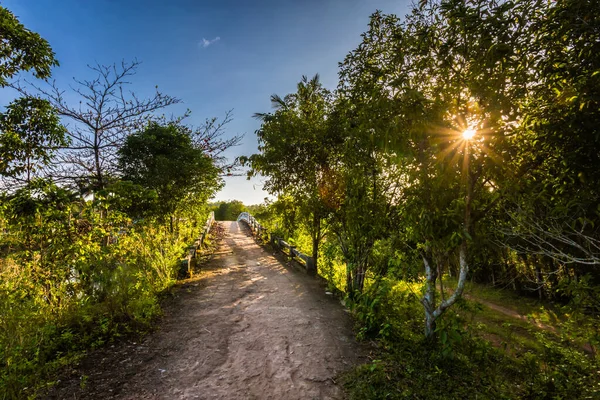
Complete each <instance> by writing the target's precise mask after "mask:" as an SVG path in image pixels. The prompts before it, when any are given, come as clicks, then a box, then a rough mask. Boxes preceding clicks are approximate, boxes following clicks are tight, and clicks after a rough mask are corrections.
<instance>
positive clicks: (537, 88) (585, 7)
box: [247, 0, 600, 399]
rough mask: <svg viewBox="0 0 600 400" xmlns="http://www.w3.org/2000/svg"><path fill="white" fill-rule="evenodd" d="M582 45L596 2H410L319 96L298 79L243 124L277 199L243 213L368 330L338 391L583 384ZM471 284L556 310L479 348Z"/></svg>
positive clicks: (591, 152) (592, 46) (590, 321)
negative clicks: (374, 344) (369, 348)
mask: <svg viewBox="0 0 600 400" xmlns="http://www.w3.org/2000/svg"><path fill="white" fill-rule="evenodd" d="M599 43H600V8H599V3H598V2H594V1H586V0H561V1H556V2H546V1H538V0H516V1H490V0H466V1H464V0H443V1H433V2H429V1H423V2H420V3H419V5H416V6H414V7H413V9H412V12H411V14H409V15H408V16H406V17H405V18H403V19H402V18H398V17H396V16H394V15H386V14H383V13H381V12H377V13H375V14H373V15H372V16H371V20H370V24H369V29H368V31H367V32H365V33H364V34H363V36H362V42H361V44H360V45H359V46H358V47H357V48H356V49H355V50H353V51H352V52H350V54H348V55H347V57H346V58H345V60H344V61H343V62H342V63H341V64H340V72H339V78H340V79H339V85H338V87H337V89H336V90H334V91H331V90H328V89H326V88H324V87H323V85H322V84H321V83H320V81H319V77H318V75H317V76H315V77H314V78H311V79H309V78H307V77H303V78H302V80H301V81H300V82H299V83H298V86H297V91H296V92H295V93H291V94H288V95H286V96H284V97H280V96H277V95H274V96H272V98H271V100H272V103H273V106H274V110H273V111H272V112H270V113H260V114H257V115H256V117H257V118H258V119H259V120H260V121H261V127H260V129H259V130H258V131H257V136H258V140H259V151H260V152H259V153H258V154H255V155H252V156H251V157H249V158H248V160H247V162H248V163H249V165H250V166H251V172H250V175H254V174H262V175H263V176H265V178H266V182H267V183H266V189H267V190H268V191H270V192H271V193H272V194H273V195H275V196H277V200H276V201H274V202H273V203H271V204H267V205H265V207H264V208H263V209H257V210H256V212H255V216H256V217H257V218H258V219H259V220H260V221H261V222H262V223H264V224H265V225H267V226H269V227H270V228H271V229H272V230H275V231H276V232H277V233H278V234H280V235H283V236H285V237H286V239H289V240H291V241H293V242H295V243H296V244H297V245H298V246H300V247H302V248H304V251H305V252H307V253H311V252H312V254H313V257H314V258H315V260H318V262H317V264H318V268H319V272H320V274H321V275H322V276H324V277H326V278H328V280H329V281H330V283H331V286H332V287H333V286H335V287H336V288H337V289H339V290H340V291H342V292H344V293H345V296H346V299H347V301H348V304H349V305H350V307H351V308H352V309H353V310H354V314H355V316H356V317H357V319H358V321H359V323H360V330H359V332H360V335H361V336H368V335H372V336H377V337H379V338H380V340H381V348H382V349H384V350H383V351H382V352H381V354H380V356H379V358H378V359H377V360H375V361H374V362H373V363H372V364H370V365H367V366H365V367H363V368H361V369H358V370H357V371H355V372H354V375H352V376H350V377H349V378H348V380H347V383H348V387H349V388H350V393H351V396H353V397H354V398H357V399H358V398H360V399H363V398H402V397H416V398H462V397H473V398H475V397H478V396H479V397H478V398H480V397H484V398H498V397H506V398H512V397H526V398H592V397H595V396H598V395H599V391H600V388H599V387H598V385H597V370H598V366H599V364H598V358H597V357H598V356H597V347H598V345H599V344H600V331H599V329H598V326H600V325H599V324H598V317H599V313H600V270H599V269H598V265H600V233H599V231H598V226H599V223H600V194H599V192H598V188H599V187H600V175H599V171H600V132H599V130H598V129H599V126H600V115H599V114H598V113H599V110H600V52H599V50H600V47H599ZM468 282H473V283H482V284H487V285H491V286H495V287H502V288H505V289H509V290H510V291H511V292H512V293H514V294H518V295H519V296H525V298H527V297H532V296H535V297H537V299H538V301H543V303H540V304H544V305H546V307H549V304H553V305H552V306H551V309H552V310H553V311H552V313H555V314H553V315H556V319H555V320H554V326H555V327H558V330H553V329H549V330H548V329H547V330H545V331H544V330H542V331H536V330H533V331H530V330H529V329H531V326H527V327H526V328H523V329H525V330H526V332H527V334H523V335H517V336H518V338H517V337H507V335H504V334H499V333H498V332H496V337H498V335H499V337H500V338H501V339H503V340H501V341H500V342H501V343H495V344H496V346H491V345H490V344H489V343H486V341H485V340H481V338H482V337H484V338H487V339H490V338H491V337H492V336H493V335H492V336H490V331H489V330H487V329H486V328H485V325H486V322H485V321H484V322H482V318H483V319H485V318H484V317H486V314H485V313H484V314H483V316H481V315H480V316H475V315H476V314H477V313H476V310H474V309H473V305H472V304H471V303H470V302H468V301H465V299H463V296H462V294H463V291H464V289H465V286H466V285H467V283H468ZM518 301H519V300H511V302H508V303H507V304H511V305H514V304H515V303H518ZM521 301H522V300H521ZM502 302H507V300H506V299H504V300H502ZM502 302H501V303H502ZM538 306H539V304H538ZM528 311H532V309H528ZM469 315H470V317H468V318H467V317H466V316H469ZM525 315H526V314H525ZM488 317H489V316H488ZM490 318H491V317H490ZM490 318H488V319H487V322H490V321H489V319H490ZM506 323H509V324H510V322H506ZM495 325H496V326H498V329H499V330H502V332H503V333H506V331H505V330H503V328H504V325H502V326H499V324H497V323H496V324H495ZM423 333H424V334H423ZM504 339H506V340H504ZM492 341H493V340H492ZM502 343H503V344H502ZM507 346H508V347H507ZM584 349H585V352H584ZM584 353H585V354H584Z"/></svg>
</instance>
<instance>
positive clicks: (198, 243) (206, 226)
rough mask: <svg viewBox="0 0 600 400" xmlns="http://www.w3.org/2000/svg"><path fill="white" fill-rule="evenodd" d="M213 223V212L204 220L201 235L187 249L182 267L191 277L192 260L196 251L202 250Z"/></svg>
mask: <svg viewBox="0 0 600 400" xmlns="http://www.w3.org/2000/svg"><path fill="white" fill-rule="evenodd" d="M214 222H215V213H214V212H213V211H211V212H210V214H208V219H207V220H206V224H204V228H203V229H202V233H200V236H199V237H198V239H196V240H195V241H194V244H193V245H191V246H189V247H188V250H187V254H186V256H185V259H184V261H183V262H184V267H185V269H187V272H188V273H189V274H190V275H191V273H192V260H194V259H195V258H196V255H197V253H198V250H199V249H201V248H202V245H204V241H205V240H206V238H207V236H208V233H209V232H210V228H211V227H212V225H213V223H214Z"/></svg>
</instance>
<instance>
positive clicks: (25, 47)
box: [0, 7, 58, 87]
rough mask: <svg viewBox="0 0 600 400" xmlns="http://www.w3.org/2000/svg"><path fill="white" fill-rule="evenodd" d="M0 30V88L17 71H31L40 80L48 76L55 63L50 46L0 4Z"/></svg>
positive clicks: (56, 63)
mask: <svg viewBox="0 0 600 400" xmlns="http://www.w3.org/2000/svg"><path fill="white" fill-rule="evenodd" d="M0 32H2V43H1V44H0V60H2V62H1V63H0V87H3V86H6V84H7V83H8V79H10V78H12V77H13V76H14V75H15V74H17V73H18V72H19V71H31V70H33V73H34V76H35V77H36V78H41V79H45V78H48V77H50V69H51V68H52V67H54V66H57V65H58V62H57V61H56V59H55V58H54V52H53V51H52V49H51V48H50V45H49V44H48V42H47V41H46V40H44V39H42V37H41V36H40V35H38V34H37V33H35V32H31V31H30V30H29V29H27V28H25V26H23V24H21V23H20V22H19V20H18V19H17V18H16V17H15V16H14V15H13V13H11V12H10V11H8V10H7V9H6V8H4V7H0Z"/></svg>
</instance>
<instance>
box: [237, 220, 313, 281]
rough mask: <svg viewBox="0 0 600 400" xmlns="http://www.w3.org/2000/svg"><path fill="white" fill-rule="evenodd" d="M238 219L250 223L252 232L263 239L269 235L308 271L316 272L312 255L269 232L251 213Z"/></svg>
mask: <svg viewBox="0 0 600 400" xmlns="http://www.w3.org/2000/svg"><path fill="white" fill-rule="evenodd" d="M237 220H238V222H240V221H241V222H244V223H245V224H246V225H248V227H249V228H250V231H251V232H252V234H253V235H254V236H257V237H259V238H260V239H261V240H264V238H265V236H267V237H268V239H269V241H270V242H271V245H273V247H275V248H277V249H278V250H280V251H281V252H282V253H284V254H285V255H287V256H288V257H290V259H291V260H292V261H296V262H298V263H299V264H300V265H302V266H303V267H304V268H305V269H306V272H307V273H309V274H312V275H314V274H316V272H317V271H316V268H315V262H314V260H313V258H312V257H311V256H309V255H306V254H304V253H301V252H300V251H299V250H297V249H296V246H294V245H291V244H289V243H287V242H286V241H285V240H283V238H281V237H278V236H276V235H274V234H273V233H269V231H268V229H267V228H265V227H264V226H262V225H261V224H260V223H259V222H258V221H257V220H256V218H254V217H253V216H252V215H251V214H250V213H248V212H243V213H241V214H240V215H239V216H238V218H237Z"/></svg>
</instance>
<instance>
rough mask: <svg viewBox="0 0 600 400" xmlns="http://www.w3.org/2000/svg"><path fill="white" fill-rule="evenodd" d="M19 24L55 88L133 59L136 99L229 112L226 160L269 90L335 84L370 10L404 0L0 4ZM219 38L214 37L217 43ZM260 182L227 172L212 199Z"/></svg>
mask: <svg viewBox="0 0 600 400" xmlns="http://www.w3.org/2000/svg"><path fill="white" fill-rule="evenodd" d="M0 4H2V6H4V7H6V8H8V9H9V10H11V11H12V12H13V13H14V14H15V15H17V17H18V18H19V19H20V20H21V22H22V23H23V24H25V26H26V27H27V28H29V29H31V30H33V31H35V32H38V33H39V34H40V35H42V37H44V38H45V39H46V40H48V41H49V42H50V45H51V46H52V48H53V49H54V51H55V52H56V55H57V58H58V60H59V62H60V64H61V66H60V67H59V68H57V69H56V70H55V71H54V73H53V77H54V78H55V79H56V80H57V82H58V83H59V84H61V85H63V86H66V85H68V83H69V80H70V79H71V78H73V77H77V78H86V77H91V76H92V75H90V72H89V71H88V70H87V68H86V65H87V64H90V63H95V62H99V63H101V64H112V63H114V62H120V61H121V60H132V59H134V58H137V59H138V60H139V61H142V65H141V66H140V69H139V71H138V73H137V75H136V76H135V77H134V78H133V80H132V83H133V85H132V89H133V90H134V91H135V92H136V93H137V94H140V95H143V94H151V93H152V92H153V90H154V86H155V85H158V86H159V89H160V90H161V91H163V92H165V93H167V94H169V95H172V96H175V97H179V98H181V99H182V100H183V104H182V105H181V106H177V107H173V108H172V109H170V110H168V111H169V112H173V113H175V114H181V113H183V112H184V111H185V110H186V109H187V108H189V109H190V110H191V111H192V116H191V118H190V119H189V120H188V123H190V124H196V125H198V124H200V123H201V122H202V121H203V120H204V119H205V118H207V117H213V116H222V115H223V114H224V113H225V112H226V111H227V110H230V109H233V110H234V120H233V122H232V123H230V124H229V126H228V127H227V134H229V135H233V134H245V137H244V141H243V144H242V145H241V146H239V147H236V148H235V149H233V150H232V151H230V152H229V153H228V155H229V156H230V157H235V156H238V155H250V154H252V153H254V152H256V151H257V149H256V146H257V143H256V138H255V135H254V131H255V130H256V129H257V128H258V126H259V123H258V122H257V121H256V120H254V119H253V118H252V114H254V113H255V112H267V111H270V102H269V96H270V95H271V94H273V93H277V94H280V95H285V94H287V93H290V92H292V91H294V89H295V85H296V83H297V82H298V81H299V80H300V78H301V76H302V75H309V76H312V75H314V74H315V73H319V74H320V75H321V81H322V82H323V83H324V84H325V86H326V87H328V88H331V89H334V88H335V87H336V85H337V72H338V62H340V61H342V60H343V58H344V56H345V55H346V54H347V53H348V52H349V51H350V50H352V49H354V48H355V47H356V46H357V45H358V44H359V43H360V34H361V33H362V32H364V31H365V30H366V29H367V24H368V21H369V15H371V14H372V13H373V12H375V10H377V9H380V10H383V11H384V12H386V13H395V14H397V15H401V16H403V15H405V14H406V13H407V11H408V6H409V4H410V2H409V1H407V0H394V1H392V0H362V1H361V0H320V1H318V0H295V1H292V0H279V1H277V0H257V1H250V0H246V1H244V0H235V1H234V0H220V1H216V0H215V1H198V0H197V1H191V0H170V1H158V0H2V1H0ZM217 38H218V39H217ZM261 188H262V185H261V182H260V180H257V179H256V180H252V181H247V180H246V178H244V177H235V178H229V179H227V181H226V186H225V188H224V189H223V190H222V191H221V192H220V193H219V194H218V195H217V197H216V198H217V199H220V200H227V199H239V200H242V201H243V202H244V203H245V204H254V203H260V202H262V200H263V199H264V197H265V196H266V195H267V194H266V193H265V192H263V191H262V189H261Z"/></svg>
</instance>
